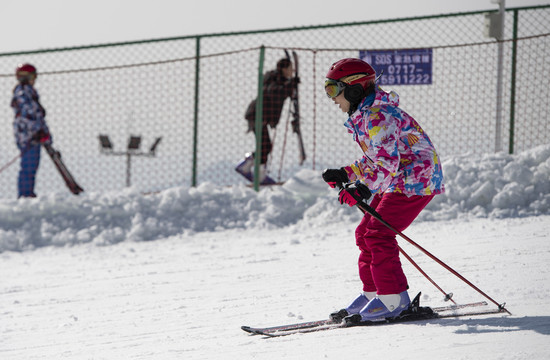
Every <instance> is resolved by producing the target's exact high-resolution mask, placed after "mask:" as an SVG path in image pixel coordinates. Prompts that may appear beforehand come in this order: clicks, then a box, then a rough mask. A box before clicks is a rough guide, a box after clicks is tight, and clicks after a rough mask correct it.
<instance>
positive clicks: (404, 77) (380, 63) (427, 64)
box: [359, 49, 432, 85]
mask: <svg viewBox="0 0 550 360" xmlns="http://www.w3.org/2000/svg"><path fill="white" fill-rule="evenodd" d="M359 57H360V58H361V59H362V60H365V61H366V62H368V63H369V64H371V66H372V67H373V68H374V70H376V74H378V75H379V74H382V76H381V77H380V79H379V80H378V84H380V85H426V84H431V83H432V49H405V50H361V51H359Z"/></svg>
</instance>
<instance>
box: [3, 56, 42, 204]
mask: <svg viewBox="0 0 550 360" xmlns="http://www.w3.org/2000/svg"><path fill="white" fill-rule="evenodd" d="M15 76H16V78H17V82H18V84H17V85H16V86H15V88H14V89H13V97H12V100H11V107H12V108H13V111H14V112H15V118H14V120H13V130H14V134H15V142H16V144H17V147H18V148H19V151H20V152H21V167H20V170H19V177H18V182H17V187H18V197H19V198H21V197H36V194H35V193H34V184H35V178H36V172H37V170H38V165H39V164H40V146H41V144H45V143H48V144H51V143H52V138H51V135H50V130H49V129H48V126H47V125H46V120H45V117H46V110H44V108H43V107H42V105H40V102H39V96H38V92H37V91H36V89H35V88H34V83H35V81H36V68H35V67H34V66H33V65H31V64H21V65H19V66H18V67H17V68H16V70H15Z"/></svg>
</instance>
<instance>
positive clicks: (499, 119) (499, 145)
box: [495, 0, 506, 152]
mask: <svg viewBox="0 0 550 360" xmlns="http://www.w3.org/2000/svg"><path fill="white" fill-rule="evenodd" d="M497 1H498V3H499V10H498V15H499V17H500V24H499V25H500V29H499V31H498V34H497V43H498V45H497V46H498V60H497V66H498V68H497V115H496V129H495V152H499V151H501V150H502V100H503V99H502V96H503V95H502V86H503V79H502V75H503V60H504V59H503V57H504V43H503V42H502V40H503V39H504V17H505V16H504V15H505V12H506V11H505V5H504V2H505V0H497Z"/></svg>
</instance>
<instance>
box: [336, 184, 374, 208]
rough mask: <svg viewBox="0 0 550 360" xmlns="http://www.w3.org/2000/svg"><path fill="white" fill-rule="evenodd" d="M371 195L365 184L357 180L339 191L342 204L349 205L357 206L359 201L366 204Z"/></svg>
mask: <svg viewBox="0 0 550 360" xmlns="http://www.w3.org/2000/svg"><path fill="white" fill-rule="evenodd" d="M371 195H372V193H371V192H370V190H369V188H368V187H367V186H366V185H365V184H362V183H361V182H360V181H356V182H355V184H354V185H350V186H347V187H345V188H344V189H342V190H340V192H339V193H338V200H339V201H340V204H342V205H344V204H348V205H349V206H355V205H357V203H363V204H366V201H367V200H368V199H369V198H370V197H371Z"/></svg>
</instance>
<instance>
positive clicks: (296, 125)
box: [285, 50, 306, 165]
mask: <svg viewBox="0 0 550 360" xmlns="http://www.w3.org/2000/svg"><path fill="white" fill-rule="evenodd" d="M285 52H286V56H287V58H289V59H290V56H289V54H288V51H287V50H285ZM292 57H293V60H294V77H296V78H298V77H299V75H298V74H299V72H298V64H299V63H298V54H296V51H292ZM290 101H291V103H292V110H291V113H292V121H291V124H292V131H293V132H294V133H295V134H296V135H297V136H298V150H299V162H300V165H302V164H303V163H304V161H305V160H306V150H305V148H304V140H303V138H302V130H301V129H300V102H299V98H298V84H296V88H295V89H294V91H292V95H291V96H290Z"/></svg>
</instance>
